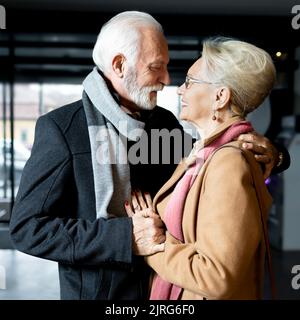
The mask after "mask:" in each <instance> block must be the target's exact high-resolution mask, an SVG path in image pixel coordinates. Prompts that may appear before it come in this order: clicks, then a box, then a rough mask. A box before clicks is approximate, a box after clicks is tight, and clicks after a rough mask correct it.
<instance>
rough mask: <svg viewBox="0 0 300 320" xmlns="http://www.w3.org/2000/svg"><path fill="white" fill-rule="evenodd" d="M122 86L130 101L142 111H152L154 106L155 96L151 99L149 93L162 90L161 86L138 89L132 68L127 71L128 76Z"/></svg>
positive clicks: (135, 75)
mask: <svg viewBox="0 0 300 320" xmlns="http://www.w3.org/2000/svg"><path fill="white" fill-rule="evenodd" d="M124 85H125V88H126V90H127V92H128V95H129V97H130V98H131V101H132V102H133V103H134V104H136V105H137V106H138V107H139V108H140V109H142V110H152V109H153V108H154V107H155V106H156V103H157V96H154V97H153V98H152V99H151V97H150V92H152V91H160V90H162V89H163V85H162V84H160V85H156V86H147V87H142V88H139V87H138V84H137V74H136V72H135V71H134V69H133V68H131V69H130V70H129V71H128V75H127V76H126V77H125V79H124Z"/></svg>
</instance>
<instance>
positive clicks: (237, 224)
mask: <svg viewBox="0 0 300 320" xmlns="http://www.w3.org/2000/svg"><path fill="white" fill-rule="evenodd" d="M232 122H233V121H231V122H230V123H227V124H225V125H223V126H222V127H220V129H219V130H218V131H216V132H215V133H216V134H218V133H219V132H220V130H224V126H225V127H226V126H229V125H230V124H232ZM185 169H186V165H185V164H184V162H182V163H181V164H179V165H178V167H177V169H176V170H175V172H174V174H173V176H172V177H171V178H170V180H169V181H167V182H166V184H165V185H164V186H163V187H162V188H161V190H160V191H159V192H158V193H157V195H156V196H155V198H154V200H153V204H154V208H155V209H156V211H157V212H158V213H159V214H160V216H161V217H162V219H164V211H165V208H166V205H167V203H168V201H169V200H170V197H171V194H172V190H173V189H174V187H175V185H176V183H177V182H178V181H179V179H180V178H181V177H182V176H183V174H184V172H185ZM254 182H255V183H256V185H257V186H258V187H256V188H255V187H254ZM258 195H259V196H258ZM259 198H260V201H259ZM271 202H272V199H271V196H270V195H269V193H268V191H267V188H266V186H265V184H264V179H263V173H262V170H261V167H260V165H259V164H258V162H256V161H255V159H254V157H253V154H252V153H251V152H249V151H242V150H241V149H240V148H239V143H238V142H231V143H229V144H227V145H226V147H223V148H221V149H219V150H217V151H216V152H215V153H214V154H213V155H211V156H210V158H209V159H208V160H207V161H206V163H205V164H204V165H203V167H202V169H201V171H200V173H199V175H198V176H197V178H196V180H195V182H194V184H193V185H192V187H191V189H190V191H189V193H188V195H187V198H186V204H185V207H184V212H183V221H182V226H183V234H184V239H185V240H184V243H181V242H180V241H178V240H177V239H175V238H174V237H172V236H171V235H170V234H169V233H168V232H167V240H166V244H165V251H164V252H161V253H158V254H155V255H152V256H150V257H147V258H146V261H147V263H148V264H149V265H150V266H151V267H152V268H153V269H154V270H155V271H156V272H157V273H158V274H159V275H160V276H161V277H162V278H163V279H165V280H166V281H168V282H171V283H174V284H176V285H178V286H180V287H182V288H183V292H182V296H181V299H183V300H185V299H260V298H261V297H262V289H263V274H264V257H265V242H264V236H263V228H262V221H261V211H260V207H262V209H261V210H262V213H263V215H264V218H265V219H266V218H267V215H268V211H269V209H270V206H271Z"/></svg>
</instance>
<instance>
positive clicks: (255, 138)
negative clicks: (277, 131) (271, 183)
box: [238, 131, 278, 179]
mask: <svg viewBox="0 0 300 320" xmlns="http://www.w3.org/2000/svg"><path fill="white" fill-rule="evenodd" d="M238 141H241V142H242V147H243V148H245V149H248V150H251V151H252V152H253V153H254V157H255V158H256V160H257V161H258V162H261V163H263V164H264V165H265V171H264V178H265V179H266V178H267V177H269V176H270V174H271V171H272V169H273V168H274V166H275V165H276V163H277V162H278V151H277V149H276V148H275V147H274V146H273V145H272V143H271V142H270V140H269V139H268V138H266V137H264V136H262V135H260V134H258V133H257V132H255V131H253V132H251V133H247V134H241V135H240V136H239V137H238Z"/></svg>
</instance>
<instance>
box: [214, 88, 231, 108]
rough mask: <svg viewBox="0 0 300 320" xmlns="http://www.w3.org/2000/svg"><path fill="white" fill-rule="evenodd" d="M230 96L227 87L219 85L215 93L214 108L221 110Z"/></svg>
mask: <svg viewBox="0 0 300 320" xmlns="http://www.w3.org/2000/svg"><path fill="white" fill-rule="evenodd" d="M230 98H231V91H230V89H229V88H228V87H220V88H218V89H217V90H216V93H215V105H216V110H221V109H223V108H224V107H226V106H227V105H228V103H229V101H230Z"/></svg>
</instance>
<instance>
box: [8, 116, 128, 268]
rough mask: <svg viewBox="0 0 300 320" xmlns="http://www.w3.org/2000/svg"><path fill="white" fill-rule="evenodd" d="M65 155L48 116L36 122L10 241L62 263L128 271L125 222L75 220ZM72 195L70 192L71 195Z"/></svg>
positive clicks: (70, 168) (63, 143)
mask: <svg viewBox="0 0 300 320" xmlns="http://www.w3.org/2000/svg"><path fill="white" fill-rule="evenodd" d="M72 179H73V166H72V158H71V153H70V150H69V148H68V145H67V143H66V140H65V137H64V135H63V133H62V132H61V130H60V128H59V127H58V126H57V124H56V123H55V122H54V120H52V118H50V117H49V116H47V115H46V116H43V117H41V118H39V120H38V121H37V125H36V130H35V142H34V145H33V148H32V153H31V157H30V158H29V160H28V161H27V163H26V165H25V168H24V170H23V174H22V179H21V183H20V187H19V192H18V195H17V198H16V202H15V205H14V207H13V211H12V216H11V221H10V235H11V240H12V242H13V244H14V246H15V247H16V249H18V250H20V251H23V252H25V253H28V254H31V255H34V256H37V257H41V258H45V259H50V260H54V261H57V262H61V263H66V264H80V265H91V266H93V265H100V264H114V265H118V266H120V267H121V268H128V267H130V263H131V260H132V250H131V246H132V237H131V234H132V223H131V219H129V218H115V219H108V220H106V219H96V220H94V221H91V220H84V219H77V218H76V212H75V209H76V206H77V203H76V199H73V198H71V197H70V192H68V190H69V188H72V187H73V188H74V181H73V180H72ZM73 194H74V193H73Z"/></svg>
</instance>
